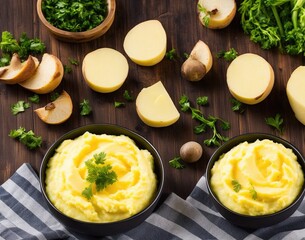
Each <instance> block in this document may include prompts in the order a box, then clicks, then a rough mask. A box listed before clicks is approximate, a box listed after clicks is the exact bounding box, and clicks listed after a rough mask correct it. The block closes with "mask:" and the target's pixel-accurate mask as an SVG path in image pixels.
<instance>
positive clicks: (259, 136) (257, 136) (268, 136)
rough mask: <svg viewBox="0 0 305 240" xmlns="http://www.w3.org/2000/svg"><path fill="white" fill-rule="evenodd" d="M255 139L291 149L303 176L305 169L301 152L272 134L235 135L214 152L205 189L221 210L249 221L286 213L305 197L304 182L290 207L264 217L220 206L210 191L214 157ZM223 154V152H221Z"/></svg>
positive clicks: (207, 171) (208, 166)
mask: <svg viewBox="0 0 305 240" xmlns="http://www.w3.org/2000/svg"><path fill="white" fill-rule="evenodd" d="M236 139H239V141H238V142H236V144H233V143H232V142H233V141H234V140H235V141H236ZM257 139H260V140H262V139H269V140H272V141H275V142H277V143H282V144H283V145H284V146H285V147H288V148H290V149H292V151H293V152H294V153H295V154H296V155H297V159H298V162H299V163H300V162H301V161H302V162H303V164H301V167H302V170H303V173H304V176H305V169H304V166H305V158H304V156H303V155H302V154H301V152H300V151H299V150H298V149H297V148H296V147H295V146H294V145H293V144H292V143H290V142H289V141H287V140H285V139H283V138H281V137H279V136H276V135H272V134H269V133H259V132H257V133H245V134H241V135H237V136H235V137H233V138H231V139H229V140H228V141H227V142H225V143H224V144H223V145H221V146H220V147H219V148H218V149H217V150H215V152H214V153H213V154H212V156H211V157H210V159H209V162H208V164H207V168H206V174H205V175H206V185H207V188H208V191H209V193H210V195H211V196H212V198H213V199H214V200H215V201H216V202H217V204H219V206H221V207H222V208H223V209H225V210H226V211H228V212H230V214H233V215H235V216H238V217H243V218H251V219H264V218H269V217H273V216H277V215H280V214H281V213H283V212H286V211H288V210H289V209H291V208H293V207H294V206H295V205H299V204H300V201H301V200H302V199H303V198H304V195H305V182H304V183H303V186H302V190H301V191H300V193H299V194H298V196H297V197H296V198H295V199H294V201H293V202H292V203H291V204H290V205H288V206H287V207H285V208H284V209H282V210H280V211H278V212H275V213H271V214H264V215H255V216H252V215H246V214H241V213H237V212H234V211H232V210H231V209H229V208H227V207H226V206H225V205H224V204H222V203H221V202H220V201H219V200H218V198H217V196H216V195H215V194H214V192H213V190H212V188H211V186H210V179H211V172H210V170H211V169H212V167H213V165H214V163H215V162H216V161H218V159H217V160H215V159H214V158H215V156H217V155H219V154H220V153H222V151H223V149H225V148H226V147H228V146H230V145H231V144H232V146H231V148H233V147H234V146H237V145H238V144H239V143H242V142H245V141H248V142H255V140H257ZM228 151H229V150H228ZM223 153H225V152H223Z"/></svg>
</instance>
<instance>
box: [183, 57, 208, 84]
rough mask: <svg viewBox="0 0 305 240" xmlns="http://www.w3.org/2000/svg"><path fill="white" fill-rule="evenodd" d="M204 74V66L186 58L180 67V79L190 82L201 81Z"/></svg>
mask: <svg viewBox="0 0 305 240" xmlns="http://www.w3.org/2000/svg"><path fill="white" fill-rule="evenodd" d="M206 72H207V71H206V67H205V65H204V64H202V63H201V62H199V61H198V60H196V59H192V58H188V59H187V60H186V61H185V62H184V63H183V64H182V67H181V75H182V77H183V78H185V79H187V80H189V81H192V82H193V81H199V80H201V79H202V78H203V77H204V76H205V74H206Z"/></svg>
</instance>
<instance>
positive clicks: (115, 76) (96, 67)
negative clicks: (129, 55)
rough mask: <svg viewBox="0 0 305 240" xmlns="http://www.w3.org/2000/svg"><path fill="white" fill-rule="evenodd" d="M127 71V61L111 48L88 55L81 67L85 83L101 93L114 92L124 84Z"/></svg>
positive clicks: (101, 49)
mask: <svg viewBox="0 0 305 240" xmlns="http://www.w3.org/2000/svg"><path fill="white" fill-rule="evenodd" d="M128 71H129V65H128V62H127V59H126V58H125V56H124V55H123V54H121V53H120V52H118V51H117V50H114V49H111V48H100V49H97V50H95V51H93V52H90V53H88V54H87V55H86V56H85V58H84V60H83V65H82V72H83V76H84V79H85V81H86V83H87V84H88V85H89V87H90V88H91V89H93V90H94V91H97V92H101V93H109V92H114V91H116V90H117V89H119V88H120V87H121V86H122V85H123V83H124V82H125V80H126V78H127V76H128Z"/></svg>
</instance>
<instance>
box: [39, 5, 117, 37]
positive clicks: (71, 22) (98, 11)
mask: <svg viewBox="0 0 305 240" xmlns="http://www.w3.org/2000/svg"><path fill="white" fill-rule="evenodd" d="M115 9H116V3H115V0H78V1H73V0H38V1H37V13H38V16H39V19H40V20H41V22H42V23H43V25H44V26H45V27H46V28H47V29H48V30H49V31H50V32H51V33H52V34H53V35H54V36H55V37H57V38H58V39H60V40H63V41H68V42H86V41H90V40H93V39H96V38H98V37H100V36H102V35H103V34H104V33H105V32H106V31H107V30H108V29H109V28H110V26H111V25H112V23H113V20H114V16H115Z"/></svg>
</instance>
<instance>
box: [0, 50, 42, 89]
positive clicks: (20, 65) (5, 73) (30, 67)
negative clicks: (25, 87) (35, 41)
mask: <svg viewBox="0 0 305 240" xmlns="http://www.w3.org/2000/svg"><path fill="white" fill-rule="evenodd" d="M38 65H39V61H38V59H37V58H35V57H33V56H29V57H28V59H27V60H26V61H24V62H21V60H20V58H19V56H18V54H17V53H14V54H13V56H12V59H11V62H10V65H9V66H5V67H1V68H0V81H1V82H2V83H6V84H16V83H20V82H23V81H25V80H27V79H28V78H30V77H31V76H32V75H33V74H34V72H35V71H36V68H37V67H38Z"/></svg>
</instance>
